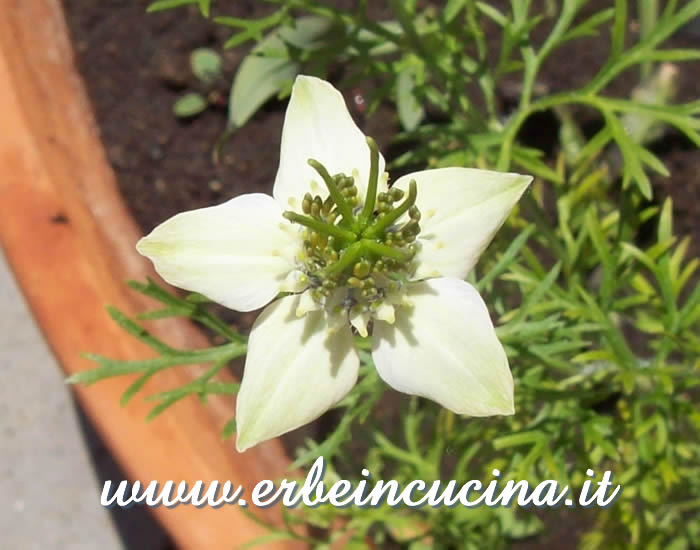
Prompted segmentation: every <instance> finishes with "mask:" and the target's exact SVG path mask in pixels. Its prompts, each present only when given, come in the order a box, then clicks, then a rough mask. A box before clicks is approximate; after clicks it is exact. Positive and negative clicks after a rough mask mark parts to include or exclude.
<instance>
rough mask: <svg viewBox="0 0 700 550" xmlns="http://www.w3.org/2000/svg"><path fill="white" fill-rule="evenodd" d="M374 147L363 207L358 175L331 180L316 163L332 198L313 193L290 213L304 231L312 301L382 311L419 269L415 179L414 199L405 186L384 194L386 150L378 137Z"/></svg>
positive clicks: (355, 310) (305, 266)
mask: <svg viewBox="0 0 700 550" xmlns="http://www.w3.org/2000/svg"><path fill="white" fill-rule="evenodd" d="M367 143H368V145H369V148H370V174H369V181H368V184H367V196H366V197H365V200H364V203H362V198H361V197H360V194H359V190H358V188H357V186H356V185H355V180H354V178H353V177H352V176H349V175H347V174H335V175H332V176H331V175H330V174H329V173H328V170H326V168H325V167H324V166H323V165H322V164H321V163H320V162H318V161H316V160H314V159H309V161H308V162H309V164H310V165H311V166H312V167H313V168H314V169H315V170H316V172H318V174H319V176H320V177H321V179H322V180H323V182H324V183H325V185H326V187H327V189H328V193H329V194H328V197H327V198H326V199H325V200H324V199H322V198H321V197H320V196H318V195H317V196H312V195H311V193H306V195H304V198H303V200H302V201H301V205H302V211H303V214H299V213H297V212H292V211H287V212H285V213H284V217H285V218H287V219H288V220H290V221H292V222H294V223H297V224H299V225H301V226H303V227H304V230H303V240H304V249H303V251H302V254H301V255H300V256H301V258H300V259H301V263H302V271H304V273H305V274H306V276H307V277H308V280H309V284H310V287H311V289H310V292H311V296H312V297H313V299H314V300H315V301H316V302H318V303H320V304H322V305H324V306H327V305H331V306H333V307H336V308H343V309H348V311H351V312H353V313H361V312H369V313H372V312H375V311H377V310H378V309H379V308H380V306H381V305H382V304H383V303H384V301H385V299H386V298H387V297H389V296H393V295H395V294H396V293H397V292H398V291H400V290H401V288H402V287H403V284H404V283H405V282H406V281H407V280H408V278H409V277H410V276H411V275H413V273H414V271H415V262H414V261H413V260H414V257H415V255H416V252H417V251H418V245H417V243H416V242H415V240H416V237H417V236H418V234H419V233H420V225H419V221H420V212H419V210H418V207H417V206H416V204H415V203H416V196H417V189H416V182H415V181H413V180H412V181H411V182H410V184H409V191H408V194H406V193H404V192H403V191H402V190H400V189H390V190H389V191H388V192H381V193H378V192H377V188H378V181H379V177H380V174H379V173H378V172H379V170H378V166H379V150H378V148H377V145H376V143H375V142H374V140H373V139H372V138H367ZM406 215H407V219H406ZM329 299H330V303H329Z"/></svg>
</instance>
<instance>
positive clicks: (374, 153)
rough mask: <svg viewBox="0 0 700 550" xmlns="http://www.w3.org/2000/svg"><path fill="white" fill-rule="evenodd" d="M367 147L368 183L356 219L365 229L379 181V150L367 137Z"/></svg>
mask: <svg viewBox="0 0 700 550" xmlns="http://www.w3.org/2000/svg"><path fill="white" fill-rule="evenodd" d="M367 145H368V146H369V151H370V157H369V158H370V161H369V181H368V182H367V196H366V197H365V205H364V207H363V208H362V213H361V214H360V217H359V218H358V225H359V226H360V227H365V226H366V225H367V222H368V221H369V219H370V217H371V216H372V213H373V212H374V204H375V201H376V199H377V180H378V179H379V148H378V147H377V144H376V142H375V141H374V140H373V139H372V138H371V137H367Z"/></svg>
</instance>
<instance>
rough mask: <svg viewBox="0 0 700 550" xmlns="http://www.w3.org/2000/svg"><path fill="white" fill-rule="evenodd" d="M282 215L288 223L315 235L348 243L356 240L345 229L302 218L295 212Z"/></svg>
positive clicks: (355, 237) (353, 234) (309, 218)
mask: <svg viewBox="0 0 700 550" xmlns="http://www.w3.org/2000/svg"><path fill="white" fill-rule="evenodd" d="M282 215H283V216H284V217H285V218H287V219H288V220H289V221H290V222H294V223H298V224H299V225H303V226H305V227H308V228H309V229H313V230H314V231H316V232H317V233H325V234H326V235H331V236H333V237H336V238H338V239H343V240H344V241H348V242H354V241H356V240H357V234H355V233H353V232H352V231H348V230H347V229H343V228H342V227H339V226H337V225H332V224H330V223H326V222H322V221H319V220H317V219H314V218H311V217H309V216H302V215H301V214H297V213H296V212H289V211H287V212H285V213H284V214H282Z"/></svg>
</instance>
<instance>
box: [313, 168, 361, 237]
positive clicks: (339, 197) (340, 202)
mask: <svg viewBox="0 0 700 550" xmlns="http://www.w3.org/2000/svg"><path fill="white" fill-rule="evenodd" d="M308 163H309V166H311V167H312V168H313V169H314V170H316V172H318V175H319V176H321V178H322V179H323V181H324V183H325V184H326V187H327V188H328V193H330V196H331V198H332V199H333V202H334V203H335V205H336V206H337V208H338V210H339V211H340V213H341V214H342V216H343V221H344V222H345V223H346V224H348V225H349V224H351V223H352V222H353V216H352V208H350V205H349V204H348V203H347V201H346V200H345V197H344V196H343V194H342V193H341V192H340V189H338V186H337V185H336V182H335V179H334V178H332V177H331V175H330V174H329V173H328V170H326V168H325V166H323V164H321V163H320V162H318V161H317V160H314V159H309V160H308Z"/></svg>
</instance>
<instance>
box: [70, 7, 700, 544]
mask: <svg viewBox="0 0 700 550" xmlns="http://www.w3.org/2000/svg"><path fill="white" fill-rule="evenodd" d="M148 3H149V1H148V0H138V1H137V0H130V1H124V0H100V1H99V2H97V1H94V2H85V1H81V0H64V6H65V11H66V16H67V19H68V24H69V27H70V30H71V33H72V36H73V41H74V46H75V50H76V54H77V61H78V66H79V68H80V70H81V72H82V74H83V76H84V79H85V83H86V86H87V89H88V92H89V95H90V99H91V101H92V105H93V108H94V110H95V113H96V117H97V121H98V123H99V127H100V130H101V134H102V140H103V142H104V145H105V148H106V151H107V154H108V157H109V160H110V162H111V164H112V166H113V168H114V170H115V172H116V174H117V177H118V181H119V186H120V188H121V190H122V193H123V195H124V197H125V199H126V200H127V203H128V205H129V206H130V208H131V211H132V213H133V215H134V216H135V218H136V220H137V221H138V222H139V224H140V225H141V227H142V228H143V231H144V233H146V232H148V231H150V230H151V229H152V228H153V227H155V226H156V225H157V224H159V223H160V222H162V221H164V220H165V219H167V218H169V217H170V216H172V215H174V214H176V213H178V212H181V211H183V210H189V209H193V208H198V207H203V206H208V205H212V204H217V203H220V202H223V201H225V200H227V199H229V198H231V197H234V196H236V195H239V194H242V193H250V192H266V193H270V192H271V191H272V182H273V181H274V176H275V172H276V169H277V163H278V158H279V145H280V133H281V128H282V121H283V116H284V109H285V107H286V105H285V103H281V102H274V101H273V102H270V103H269V104H268V105H266V106H265V107H264V108H263V109H262V110H261V111H260V112H259V113H258V114H257V115H256V116H255V117H254V118H253V119H252V120H251V121H250V122H249V123H248V124H247V125H246V126H245V127H244V128H243V129H242V130H240V131H239V132H237V133H235V134H234V135H233V136H231V138H230V139H229V140H228V141H227V142H226V144H225V145H224V147H223V148H222V150H221V154H220V155H218V158H215V155H214V154H213V153H214V149H215V146H216V144H217V141H218V140H219V138H220V137H221V135H222V133H223V132H224V130H225V127H226V106H225V103H226V98H227V92H228V85H229V83H230V81H231V78H232V77H233V74H234V72H235V69H236V67H237V65H238V63H239V62H240V61H241V59H242V57H243V56H244V55H245V54H246V52H247V50H248V48H249V45H244V46H242V47H240V48H237V49H234V50H229V51H226V52H225V53H224V69H225V76H226V80H225V81H224V82H222V83H221V86H220V97H221V106H219V107H218V108H212V109H209V110H207V111H206V112H204V113H203V114H202V115H200V116H198V117H196V118H194V119H191V120H188V121H183V120H180V119H177V118H176V117H175V116H174V115H173V114H172V105H173V103H174V101H175V100H176V99H177V98H178V97H179V96H180V95H181V94H182V93H183V92H184V91H187V90H189V89H195V88H196V86H197V83H196V81H195V79H194V77H193V76H192V75H191V72H190V69H189V55H190V53H191V52H192V50H193V49H195V48H198V47H203V46H210V47H214V48H217V49H218V48H219V47H220V45H221V44H222V43H223V42H224V41H225V39H226V38H228V36H229V30H228V29H226V28H223V27H221V26H218V25H215V24H214V23H213V22H211V21H207V20H205V19H203V18H202V17H201V16H200V15H199V12H198V10H197V9H195V8H180V9H176V10H172V11H168V12H162V13H158V14H153V15H146V14H145V7H146V6H147V5H148ZM220 4H222V5H225V6H226V10H223V9H222V10H221V12H222V13H224V12H225V13H226V15H234V16H237V17H250V16H252V15H257V16H259V15H262V14H264V13H267V12H268V11H269V8H270V7H269V6H268V5H266V4H265V3H263V2H258V1H253V0H237V1H236V2H220ZM594 4H595V8H596V9H599V8H600V6H603V5H612V0H609V1H607V2H605V1H602V0H598V1H596V2H595V3H594ZM215 7H216V3H215ZM373 9H377V10H379V11H381V10H380V8H375V7H374V6H373ZM631 34H632V35H633V34H634V29H631ZM699 43H700V36H699V35H698V32H697V29H685V30H684V31H683V32H682V33H680V34H679V36H678V37H677V38H675V39H674V44H673V45H674V46H675V47H683V46H685V47H690V46H695V47H697V46H698V45H699ZM607 47H608V45H607V41H606V40H605V39H601V40H593V41H590V40H589V41H587V42H586V45H585V48H584V49H581V48H579V49H577V46H576V45H574V46H572V47H571V48H569V49H568V50H567V51H565V52H562V53H561V54H557V55H555V56H554V57H553V58H552V60H551V62H549V63H548V64H547V66H546V67H545V71H544V75H543V78H542V84H544V85H545V86H547V87H548V88H549V89H551V90H554V91H556V90H563V89H569V88H573V87H577V86H580V85H581V84H583V83H585V82H586V80H587V79H588V78H589V77H590V76H591V75H592V74H594V72H595V71H596V69H597V68H598V67H600V65H601V64H602V60H604V59H605V55H606V53H607ZM682 68H683V72H682V73H681V74H680V92H679V96H680V99H682V100H692V99H697V98H699V97H700V82H699V81H698V79H697V74H698V71H699V70H700V69H699V67H698V65H697V64H695V65H694V66H691V65H683V66H682ZM634 78H636V74H635V75H633V76H632V77H629V78H622V79H619V80H618V81H616V82H615V83H614V84H613V86H612V87H611V90H610V92H611V93H619V94H623V93H627V92H629V89H630V88H631V87H632V85H633V84H634ZM503 92H504V95H505V96H507V95H508V91H507V90H504V91H503ZM347 99H348V103H349V104H350V105H352V104H353V101H352V98H351V97H349V96H348V97H347ZM355 115H356V117H357V118H358V122H359V123H360V124H361V126H362V127H363V130H364V131H365V133H367V134H369V135H373V136H374V137H375V138H376V139H377V140H378V142H379V144H380V147H382V149H384V150H385V151H386V150H387V145H388V144H389V140H390V137H391V136H392V135H393V133H394V132H395V130H396V129H397V123H396V118H395V116H394V114H393V112H392V111H391V110H390V109H389V108H388V107H387V108H383V109H380V112H379V114H378V115H377V116H375V117H372V118H371V119H369V120H360V119H361V118H362V117H361V114H360V113H359V111H356V112H355ZM555 130H556V129H555V128H554V127H552V125H551V124H546V125H544V126H542V125H535V126H534V127H532V125H531V127H530V128H526V129H525V135H524V136H523V138H525V139H527V140H528V141H529V142H531V144H535V145H539V146H542V145H544V146H547V145H549V144H551V143H552V139H554V137H555V135H554V134H552V135H549V136H548V135H546V134H547V132H554V131H555ZM655 150H656V152H657V153H658V154H660V156H661V158H662V160H663V161H664V162H665V163H666V165H667V167H668V168H669V170H670V171H671V174H672V176H671V177H670V178H661V177H654V178H653V184H654V192H655V195H656V196H657V197H659V198H663V197H665V196H671V197H672V198H673V200H674V207H675V227H676V230H677V232H678V233H679V234H680V235H685V234H688V235H693V236H694V239H693V243H692V244H691V247H690V250H689V255H690V256H700V227H698V224H697V223H696V222H697V221H698V218H700V216H699V213H700V172H699V171H698V169H697V165H698V164H699V163H700V153H699V152H698V150H697V149H696V148H695V147H694V146H693V145H692V144H691V143H690V142H688V141H687V140H686V139H684V138H683V137H681V136H676V135H675V134H672V135H670V136H669V137H668V138H666V139H664V140H663V141H662V142H661V143H659V144H658V145H657V146H656V147H655ZM656 200H659V199H658V198H657V199H656ZM227 315H228V317H227V319H229V320H230V321H231V322H232V323H234V324H235V325H237V326H238V328H239V329H241V330H242V331H246V330H248V329H249V327H250V324H251V323H252V321H253V320H254V319H255V316H256V313H255V312H253V313H251V314H242V315H235V314H233V315H231V314H230V313H229V314H227ZM294 439H295V441H293V442H292V441H290V442H289V443H297V442H299V439H298V437H295V438H294ZM564 523H565V524H564V527H563V529H562V531H566V532H562V533H560V535H561V536H557V534H554V533H553V534H552V538H551V539H550V540H551V541H552V543H553V546H550V545H549V544H548V546H550V547H557V548H569V547H572V544H571V534H572V533H571V532H570V528H571V526H570V524H569V523H567V522H564Z"/></svg>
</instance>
